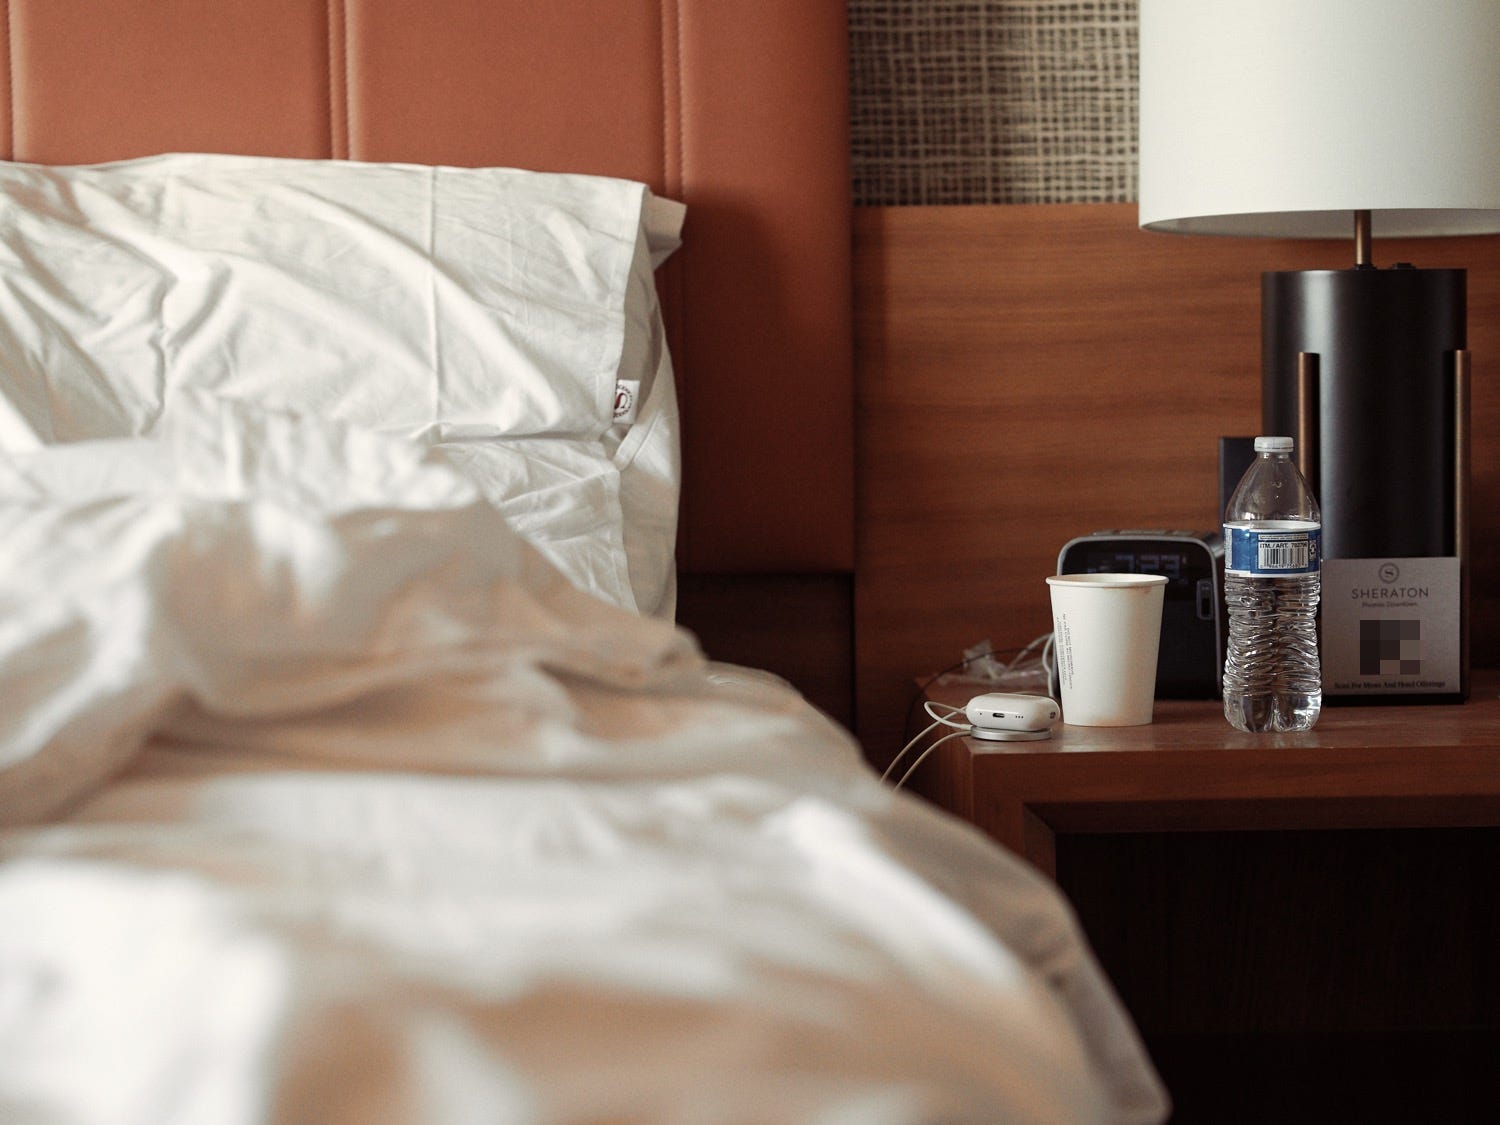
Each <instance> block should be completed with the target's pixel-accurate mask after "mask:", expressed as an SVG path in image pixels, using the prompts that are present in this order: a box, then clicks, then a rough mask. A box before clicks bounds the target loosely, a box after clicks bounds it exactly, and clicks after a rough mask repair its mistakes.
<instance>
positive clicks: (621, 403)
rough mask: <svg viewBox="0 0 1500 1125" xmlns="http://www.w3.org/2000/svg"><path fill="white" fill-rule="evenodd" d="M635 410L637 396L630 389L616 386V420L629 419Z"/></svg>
mask: <svg viewBox="0 0 1500 1125" xmlns="http://www.w3.org/2000/svg"><path fill="white" fill-rule="evenodd" d="M634 409H635V394H634V393H633V392H632V391H631V389H630V388H629V387H624V386H619V385H616V386H615V418H616V419H621V418H628V417H629V416H630V412H631V411H632V410H634Z"/></svg>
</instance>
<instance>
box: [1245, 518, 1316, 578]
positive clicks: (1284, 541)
mask: <svg viewBox="0 0 1500 1125" xmlns="http://www.w3.org/2000/svg"><path fill="white" fill-rule="evenodd" d="M1322 557H1323V529H1322V528H1321V527H1319V526H1318V525H1317V524H1312V523H1299V522H1297V521H1294V520H1269V521H1267V522H1265V523H1261V524H1257V525H1256V526H1255V527H1232V526H1230V525H1229V524H1225V525H1224V572H1225V573H1226V574H1242V575H1246V576H1248V577H1251V578H1267V577H1269V578H1287V577H1294V576H1296V575H1299V574H1317V573H1318V568H1319V566H1320V564H1321V563H1322Z"/></svg>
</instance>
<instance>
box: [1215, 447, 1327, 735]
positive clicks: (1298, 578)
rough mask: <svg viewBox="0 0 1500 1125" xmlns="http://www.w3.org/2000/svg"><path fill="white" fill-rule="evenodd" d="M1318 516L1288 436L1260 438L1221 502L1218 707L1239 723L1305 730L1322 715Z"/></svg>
mask: <svg viewBox="0 0 1500 1125" xmlns="http://www.w3.org/2000/svg"><path fill="white" fill-rule="evenodd" d="M1322 520H1323V517H1322V513H1321V512H1319V511H1318V502H1317V500H1315V499H1314V498H1313V494H1312V491H1311V490H1310V489H1309V488H1308V487H1307V481H1306V480H1304V479H1303V477H1302V474H1301V473H1300V472H1298V470H1297V465H1296V463H1295V462H1294V461H1293V460H1292V439H1291V438H1289V437H1258V438H1256V439H1255V460H1254V461H1253V462H1251V464H1250V467H1249V468H1248V469H1246V470H1245V475H1244V476H1243V477H1242V478H1241V479H1240V483H1239V486H1238V487H1237V488H1236V489H1235V490H1234V495H1233V496H1231V497H1230V498H1229V506H1228V507H1227V508H1226V509H1225V510H1224V602H1225V604H1226V605H1227V606H1228V609H1229V652H1228V655H1227V656H1226V658H1225V660H1224V717H1225V718H1226V719H1228V720H1229V722H1230V724H1231V725H1232V726H1234V727H1236V728H1238V729H1239V730H1243V731H1297V730H1307V729H1309V728H1310V727H1311V726H1312V725H1313V724H1314V723H1315V722H1317V721H1318V712H1319V710H1321V708H1322V706H1323V682H1322V673H1321V670H1320V668H1319V665H1318V633H1317V621H1316V618H1317V611H1318V586H1319V576H1320V567H1321V563H1322V538H1323V523H1322Z"/></svg>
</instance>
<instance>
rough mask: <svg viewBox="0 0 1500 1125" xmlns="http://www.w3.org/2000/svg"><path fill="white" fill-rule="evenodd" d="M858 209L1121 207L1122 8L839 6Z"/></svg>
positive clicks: (1126, 16) (1026, 1)
mask: <svg viewBox="0 0 1500 1125" xmlns="http://www.w3.org/2000/svg"><path fill="white" fill-rule="evenodd" d="M849 34H850V54H851V64H850V65H851V74H850V100H851V134H852V157H853V184H854V199H855V202H856V203H859V204H869V205H892V204H941V203H1117V202H1126V201H1129V200H1133V199H1134V198H1135V187H1136V178H1135V175H1136V173H1135V161H1136V132H1135V130H1136V0H849Z"/></svg>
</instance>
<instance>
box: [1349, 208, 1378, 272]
mask: <svg viewBox="0 0 1500 1125" xmlns="http://www.w3.org/2000/svg"><path fill="white" fill-rule="evenodd" d="M1373 242H1374V239H1373V237H1372V236H1371V233H1370V212H1368V211H1356V212H1354V268H1355V269H1357V270H1369V269H1374V268H1375V262H1374V260H1373V254H1372V249H1371V247H1372V243H1373Z"/></svg>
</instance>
